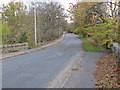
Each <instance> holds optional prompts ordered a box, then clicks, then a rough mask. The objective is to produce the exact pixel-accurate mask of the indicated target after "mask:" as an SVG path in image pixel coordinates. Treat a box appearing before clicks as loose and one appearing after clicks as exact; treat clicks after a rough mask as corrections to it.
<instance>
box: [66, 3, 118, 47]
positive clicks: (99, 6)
mask: <svg viewBox="0 0 120 90" xmlns="http://www.w3.org/2000/svg"><path fill="white" fill-rule="evenodd" d="M109 10H110V11H109ZM68 11H69V12H70V13H71V20H73V21H74V24H75V26H76V27H77V29H76V31H77V32H82V34H83V36H84V37H92V38H94V39H95V41H96V43H97V44H98V45H102V46H106V47H107V48H109V46H110V44H111V43H112V42H118V29H119V28H118V25H119V23H118V2H112V6H111V2H81V1H78V2H77V3H76V4H71V6H70V8H69V10H68Z"/></svg>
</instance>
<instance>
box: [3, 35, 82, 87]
mask: <svg viewBox="0 0 120 90" xmlns="http://www.w3.org/2000/svg"><path fill="white" fill-rule="evenodd" d="M81 44H82V43H81V41H80V40H79V39H77V38H76V37H74V35H73V34H66V36H65V39H64V41H62V42H61V43H60V44H57V45H54V46H51V47H48V48H46V49H44V50H39V51H36V52H32V53H29V54H25V55H21V56H17V57H13V58H9V59H6V60H3V61H2V64H3V65H2V87H3V88H45V87H47V86H48V85H49V84H50V82H52V81H53V80H54V79H55V77H56V76H57V75H58V74H59V73H60V72H61V71H62V70H64V69H65V68H66V66H69V63H70V62H71V61H73V62H74V60H75V59H76V57H75V56H76V55H77V54H80V51H81V50H82V47H81Z"/></svg>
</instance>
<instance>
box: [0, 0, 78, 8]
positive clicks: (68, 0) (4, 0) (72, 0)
mask: <svg viewBox="0 0 120 90" xmlns="http://www.w3.org/2000/svg"><path fill="white" fill-rule="evenodd" d="M10 1H23V2H28V1H41V0H0V5H1V3H8V2H10ZM42 1H46V0H42ZM53 1H58V2H61V3H62V5H63V6H64V8H66V9H67V8H68V7H69V3H75V2H76V0H53Z"/></svg>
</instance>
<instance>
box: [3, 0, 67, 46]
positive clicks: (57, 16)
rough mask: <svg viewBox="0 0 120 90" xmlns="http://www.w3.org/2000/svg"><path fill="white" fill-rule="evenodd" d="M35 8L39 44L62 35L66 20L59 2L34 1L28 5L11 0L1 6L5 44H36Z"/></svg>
mask: <svg viewBox="0 0 120 90" xmlns="http://www.w3.org/2000/svg"><path fill="white" fill-rule="evenodd" d="M28 6H29V7H28ZM34 8H35V9H36V20H37V21H36V24H37V43H38V45H39V44H40V43H41V42H47V41H51V40H55V39H56V38H58V37H60V36H61V35H62V32H63V30H64V29H65V27H66V26H65V24H64V23H66V21H65V18H64V17H65V15H64V9H63V8H62V6H61V4H59V3H58V2H37V3H34V2H32V3H29V4H27V5H25V4H24V3H22V2H10V3H9V4H7V5H2V7H1V14H2V38H3V40H2V41H3V44H13V43H23V42H28V43H29V45H30V46H34V10H33V9H34Z"/></svg>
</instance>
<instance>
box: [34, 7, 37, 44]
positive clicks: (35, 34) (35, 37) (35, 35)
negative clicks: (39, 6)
mask: <svg viewBox="0 0 120 90" xmlns="http://www.w3.org/2000/svg"><path fill="white" fill-rule="evenodd" d="M36 31H37V30H36V8H35V6H34V39H35V46H37V32H36Z"/></svg>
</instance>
